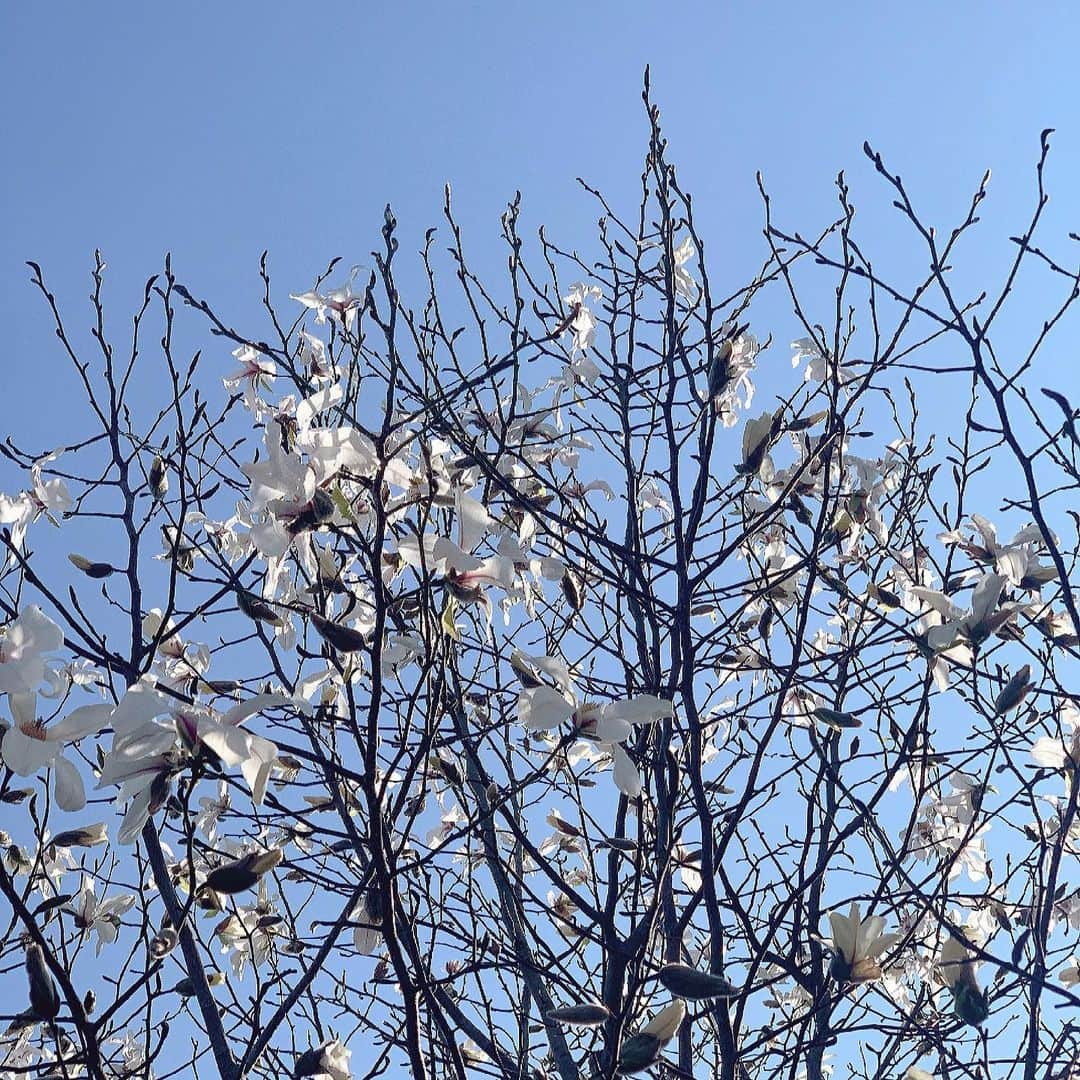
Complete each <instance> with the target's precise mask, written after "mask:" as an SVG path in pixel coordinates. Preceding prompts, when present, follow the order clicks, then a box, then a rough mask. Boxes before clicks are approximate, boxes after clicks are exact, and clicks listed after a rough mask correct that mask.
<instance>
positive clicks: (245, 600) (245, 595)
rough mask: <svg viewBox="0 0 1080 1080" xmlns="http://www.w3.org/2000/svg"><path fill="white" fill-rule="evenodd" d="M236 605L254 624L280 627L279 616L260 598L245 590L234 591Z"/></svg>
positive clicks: (280, 620)
mask: <svg viewBox="0 0 1080 1080" xmlns="http://www.w3.org/2000/svg"><path fill="white" fill-rule="evenodd" d="M236 603H237V606H238V607H239V608H240V610H241V611H242V612H243V613H244V614H245V615H246V616H247V617H248V618H249V619H254V620H255V622H266V623H271V624H273V625H274V626H280V625H281V622H282V619H281V616H280V615H279V614H278V613H277V612H276V611H275V610H274V609H273V608H272V607H271V606H270V605H269V604H268V603H267V602H266V601H265V600H263V599H262V598H260V597H258V596H256V595H255V594H254V593H252V592H248V591H247V589H237V590H236Z"/></svg>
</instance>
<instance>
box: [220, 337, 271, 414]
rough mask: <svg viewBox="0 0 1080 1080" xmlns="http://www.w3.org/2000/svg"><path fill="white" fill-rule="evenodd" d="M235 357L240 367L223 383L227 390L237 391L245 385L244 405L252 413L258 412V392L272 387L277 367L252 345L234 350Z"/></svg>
mask: <svg viewBox="0 0 1080 1080" xmlns="http://www.w3.org/2000/svg"><path fill="white" fill-rule="evenodd" d="M233 356H235V357H236V360H237V363H238V364H239V365H240V366H239V367H238V368H237V369H236V370H235V371H234V372H232V374H231V375H226V376H225V378H224V379H222V380H221V381H222V382H223V383H224V384H225V389H226V390H236V389H237V388H238V387H239V386H240V385H241V383H243V384H244V404H245V405H246V406H247V408H248V409H250V410H251V411H252V412H256V411H258V407H259V405H260V402H259V398H258V392H259V391H260V390H269V389H270V388H271V387H272V385H273V380H274V377H275V376H276V375H277V365H276V364H275V363H274V361H273V360H268V359H265V358H263V357H262V356H261V355H260V353H259V350H258V349H256V348H255V347H254V346H252V345H241V346H240V347H239V348H238V349H233Z"/></svg>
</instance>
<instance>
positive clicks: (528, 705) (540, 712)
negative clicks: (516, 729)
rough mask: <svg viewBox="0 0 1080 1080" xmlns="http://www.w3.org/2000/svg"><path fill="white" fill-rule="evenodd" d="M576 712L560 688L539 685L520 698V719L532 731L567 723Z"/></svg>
mask: <svg viewBox="0 0 1080 1080" xmlns="http://www.w3.org/2000/svg"><path fill="white" fill-rule="evenodd" d="M573 714H574V706H573V705H571V704H570V703H569V702H568V701H567V700H566V698H565V697H563V695H562V694H560V693H559V691H558V690H554V689H552V687H550V686H538V687H536V688H535V689H533V690H526V691H525V692H524V693H523V694H522V695H521V696H520V697H519V698H518V719H519V720H520V721H521V722H522V723H523V724H524V725H525V726H526V727H527V728H529V730H530V731H548V730H550V729H551V728H556V727H558V726H559V725H560V724H564V723H566V721H567V720H569V719H570V717H571V716H572V715H573Z"/></svg>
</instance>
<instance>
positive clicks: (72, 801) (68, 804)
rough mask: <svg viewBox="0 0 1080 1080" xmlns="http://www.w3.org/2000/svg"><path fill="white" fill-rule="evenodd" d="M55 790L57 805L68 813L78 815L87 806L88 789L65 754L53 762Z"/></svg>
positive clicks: (58, 756)
mask: <svg viewBox="0 0 1080 1080" xmlns="http://www.w3.org/2000/svg"><path fill="white" fill-rule="evenodd" d="M53 790H54V791H55V792H56V805H57V806H59V807H60V809H61V810H66V811H68V813H71V814H73V813H76V812H77V811H79V810H81V809H82V808H83V807H84V806H85V805H86V787H85V786H84V784H83V778H82V776H80V775H79V770H78V769H76V768H75V766H74V765H73V764H72V763H71V762H70V761H68V759H67V758H66V757H64V755H63V754H58V755H57V756H56V760H55V761H54V762H53Z"/></svg>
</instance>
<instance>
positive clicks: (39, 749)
mask: <svg viewBox="0 0 1080 1080" xmlns="http://www.w3.org/2000/svg"><path fill="white" fill-rule="evenodd" d="M59 751H60V747H59V746H58V745H57V744H56V743H50V742H46V741H45V740H44V739H31V738H30V736H29V735H27V734H25V733H24V732H23V731H22V730H21V729H19V728H17V727H13V728H8V730H7V731H6V732H5V733H4V741H3V743H0V756H2V757H3V759H4V764H5V765H7V767H8V768H9V769H11V771H12V772H13V773H15V775H16V776H33V775H34V774H35V773H36V772H37V771H38V770H39V769H41V768H43V767H44V766H46V765H48V764H49V762H50V761H52V759H53V758H54V757H55V756H56V755H57V754H58V753H59Z"/></svg>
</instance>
